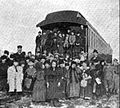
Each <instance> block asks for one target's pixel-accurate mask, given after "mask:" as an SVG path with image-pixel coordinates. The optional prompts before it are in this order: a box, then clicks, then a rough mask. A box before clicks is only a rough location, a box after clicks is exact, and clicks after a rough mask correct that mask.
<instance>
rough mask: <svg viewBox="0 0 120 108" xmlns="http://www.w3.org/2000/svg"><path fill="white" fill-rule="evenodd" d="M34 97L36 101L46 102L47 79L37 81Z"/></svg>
mask: <svg viewBox="0 0 120 108" xmlns="http://www.w3.org/2000/svg"><path fill="white" fill-rule="evenodd" d="M32 99H33V101H36V102H44V101H45V100H46V86H45V80H40V81H38V80H36V81H35V84H34V88H33V94H32Z"/></svg>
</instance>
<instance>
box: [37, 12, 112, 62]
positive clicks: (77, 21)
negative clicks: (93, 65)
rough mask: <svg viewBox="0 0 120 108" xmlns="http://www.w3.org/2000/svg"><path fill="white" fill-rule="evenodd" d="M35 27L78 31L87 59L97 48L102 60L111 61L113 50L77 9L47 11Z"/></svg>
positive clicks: (43, 29)
mask: <svg viewBox="0 0 120 108" xmlns="http://www.w3.org/2000/svg"><path fill="white" fill-rule="evenodd" d="M36 27H40V29H41V30H42V31H46V30H53V29H54V28H59V30H61V31H63V32H64V33H66V31H67V30H68V29H72V30H74V31H75V32H79V33H80V36H81V40H82V44H81V46H80V48H81V49H83V50H84V51H85V52H87V53H88V59H90V58H91V55H92V52H93V50H94V49H97V50H98V52H99V54H100V55H101V56H102V57H103V58H104V60H106V61H107V62H112V52H113V51H112V48H111V46H110V44H108V43H107V42H106V41H105V40H104V39H103V38H102V36H101V35H100V34H99V33H98V32H97V30H96V29H95V28H94V27H93V26H92V25H91V24H90V23H89V22H88V21H87V20H86V18H85V17H84V16H83V15H82V14H81V13H80V12H78V11H71V10H65V11H57V12H53V13H49V14H48V15H47V16H46V18H45V20H43V21H41V22H40V23H38V24H37V25H36Z"/></svg>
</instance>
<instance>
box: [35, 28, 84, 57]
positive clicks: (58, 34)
mask: <svg viewBox="0 0 120 108" xmlns="http://www.w3.org/2000/svg"><path fill="white" fill-rule="evenodd" d="M85 35H86V34H85V30H84V29H83V27H82V28H81V29H80V30H78V31H75V30H74V29H72V28H69V29H67V30H60V29H57V28H55V29H53V30H45V31H43V32H39V33H38V36H37V37H36V52H43V51H44V50H46V51H47V52H48V53H49V52H50V53H52V54H54V53H59V54H61V55H62V54H63V55H65V54H69V55H70V57H78V54H79V53H80V52H81V51H82V50H84V49H85Z"/></svg>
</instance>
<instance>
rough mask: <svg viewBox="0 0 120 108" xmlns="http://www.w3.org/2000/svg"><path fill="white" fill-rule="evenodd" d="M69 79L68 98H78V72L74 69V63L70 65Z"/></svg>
mask: <svg viewBox="0 0 120 108" xmlns="http://www.w3.org/2000/svg"><path fill="white" fill-rule="evenodd" d="M69 79H70V83H69V87H70V91H69V98H78V97H79V93H80V82H79V75H78V71H77V69H76V62H72V63H71V67H70V73H69Z"/></svg>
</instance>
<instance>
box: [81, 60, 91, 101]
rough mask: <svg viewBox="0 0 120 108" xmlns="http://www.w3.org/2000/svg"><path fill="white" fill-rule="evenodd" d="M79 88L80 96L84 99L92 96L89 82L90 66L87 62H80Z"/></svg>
mask: <svg viewBox="0 0 120 108" xmlns="http://www.w3.org/2000/svg"><path fill="white" fill-rule="evenodd" d="M81 78H82V80H81V90H80V96H81V97H82V98H84V99H91V97H92V84H91V80H92V77H91V73H90V68H89V67H88V65H87V62H86V61H84V62H83V63H82V73H81Z"/></svg>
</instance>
